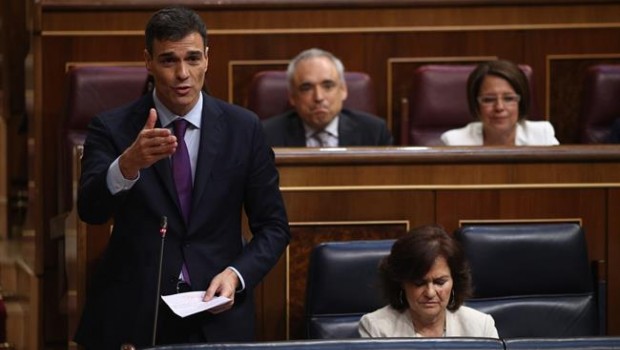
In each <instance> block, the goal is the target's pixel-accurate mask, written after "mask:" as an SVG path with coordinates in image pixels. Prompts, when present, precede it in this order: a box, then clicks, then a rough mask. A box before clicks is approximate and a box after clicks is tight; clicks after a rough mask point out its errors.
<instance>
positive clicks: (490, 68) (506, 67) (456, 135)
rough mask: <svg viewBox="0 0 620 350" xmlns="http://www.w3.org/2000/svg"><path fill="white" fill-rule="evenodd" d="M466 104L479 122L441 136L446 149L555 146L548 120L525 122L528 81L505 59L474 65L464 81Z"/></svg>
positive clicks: (514, 65) (528, 103)
mask: <svg viewBox="0 0 620 350" xmlns="http://www.w3.org/2000/svg"><path fill="white" fill-rule="evenodd" d="M467 101H468V104H469V111H470V113H471V115H472V116H474V117H476V118H477V119H478V120H479V121H475V122H471V123H469V124H467V125H466V126H465V127H463V128H460V129H453V130H448V131H446V132H444V133H443V134H442V135H441V142H442V143H443V144H444V145H447V146H482V145H484V146H493V145H497V146H510V145H512V146H514V145H516V146H550V145H558V144H559V142H558V140H557V139H556V138H555V132H554V130H553V125H551V123H549V122H548V121H530V120H526V118H527V116H528V114H529V107H530V91H529V84H528V80H527V78H526V76H525V74H524V73H523V71H522V70H521V69H519V67H518V66H517V65H516V64H514V63H512V62H510V61H505V60H498V61H489V62H484V63H481V64H480V65H478V67H476V69H475V70H474V71H473V72H472V73H471V74H470V75H469V78H468V80H467Z"/></svg>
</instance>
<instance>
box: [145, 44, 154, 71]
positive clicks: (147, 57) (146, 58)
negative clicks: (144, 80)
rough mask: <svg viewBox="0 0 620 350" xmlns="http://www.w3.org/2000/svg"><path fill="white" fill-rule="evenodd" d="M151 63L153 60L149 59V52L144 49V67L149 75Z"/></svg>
mask: <svg viewBox="0 0 620 350" xmlns="http://www.w3.org/2000/svg"><path fill="white" fill-rule="evenodd" d="M152 62H153V58H152V57H151V54H150V53H149V50H147V49H144V65H145V67H146V70H147V71H149V73H150V72H151V63H152Z"/></svg>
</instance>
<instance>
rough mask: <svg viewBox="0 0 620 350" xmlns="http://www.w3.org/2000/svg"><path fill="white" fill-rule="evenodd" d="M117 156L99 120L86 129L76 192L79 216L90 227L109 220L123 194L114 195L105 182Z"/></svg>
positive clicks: (105, 129) (97, 118)
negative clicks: (86, 133)
mask: <svg viewBox="0 0 620 350" xmlns="http://www.w3.org/2000/svg"><path fill="white" fill-rule="evenodd" d="M119 155H120V151H119V150H118V149H117V148H116V146H115V145H114V143H113V141H112V138H111V136H110V133H109V131H108V130H107V128H106V126H105V124H104V123H103V122H102V120H101V118H99V117H95V118H94V119H93V120H92V121H91V123H90V124H89V126H88V136H87V137H86V141H85V143H84V154H83V155H82V162H81V166H82V173H81V176H80V185H79V189H78V200H77V206H78V213H79V216H80V218H81V219H82V220H84V221H85V222H87V223H89V224H102V223H105V222H106V221H108V220H109V219H110V218H111V217H112V213H113V208H114V207H115V204H116V203H117V202H118V201H119V200H122V198H123V195H122V194H121V195H117V196H113V195H112V194H111V193H110V191H109V189H108V186H107V183H106V175H107V172H108V168H109V167H110V164H112V162H113V161H114V160H115V159H116V158H117V157H118V156H119Z"/></svg>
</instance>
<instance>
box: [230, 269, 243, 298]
mask: <svg viewBox="0 0 620 350" xmlns="http://www.w3.org/2000/svg"><path fill="white" fill-rule="evenodd" d="M228 268H229V269H231V270H233V272H234V273H235V274H236V275H237V277H239V282H240V283H241V285H240V286H239V288H237V290H236V291H235V293H241V292H243V291H244V290H245V281H244V280H243V277H241V274H240V273H239V271H237V269H235V268H234V267H232V266H228Z"/></svg>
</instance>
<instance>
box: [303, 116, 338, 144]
mask: <svg viewBox="0 0 620 350" xmlns="http://www.w3.org/2000/svg"><path fill="white" fill-rule="evenodd" d="M339 119H340V116H339V115H337V116H336V117H335V118H334V119H332V121H331V122H329V124H327V126H326V127H325V128H324V129H323V131H325V132H327V133H328V134H329V135H330V136H333V137H336V138H338V121H339ZM303 124H304V130H305V135H306V140H307V139H308V138H311V137H312V136H313V135H314V134H315V133H316V132H317V131H321V130H316V129H313V128H311V127H310V126H309V125H308V124H306V123H305V122H304V123H303Z"/></svg>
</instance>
